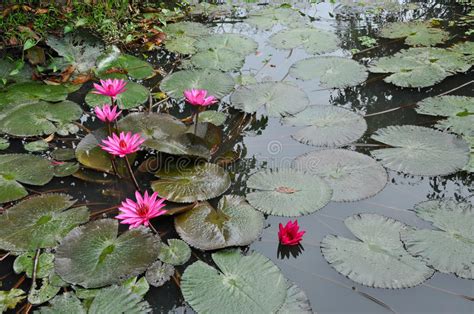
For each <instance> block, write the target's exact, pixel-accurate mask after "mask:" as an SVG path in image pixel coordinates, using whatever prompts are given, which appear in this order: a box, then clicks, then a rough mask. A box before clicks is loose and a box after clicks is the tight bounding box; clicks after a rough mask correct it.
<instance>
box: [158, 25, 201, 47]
mask: <svg viewBox="0 0 474 314" xmlns="http://www.w3.org/2000/svg"><path fill="white" fill-rule="evenodd" d="M163 32H164V33H165V34H166V40H165V48H166V49H167V50H168V51H171V52H175V53H181V54H194V53H195V52H196V47H195V46H194V45H195V43H196V42H197V39H200V38H203V37H205V36H206V35H207V36H208V34H209V28H208V27H207V26H205V25H204V24H201V23H196V22H188V21H185V22H178V23H172V24H168V25H167V26H166V27H164V28H163Z"/></svg>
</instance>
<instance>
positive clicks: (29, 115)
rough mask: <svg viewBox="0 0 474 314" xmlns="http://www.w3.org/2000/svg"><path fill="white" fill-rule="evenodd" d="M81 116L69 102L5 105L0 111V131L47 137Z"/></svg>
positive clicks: (78, 108) (78, 110) (18, 134)
mask: <svg viewBox="0 0 474 314" xmlns="http://www.w3.org/2000/svg"><path fill="white" fill-rule="evenodd" d="M81 115H82V109H81V107H79V106H78V105H77V104H76V103H74V102H72V101H69V100H65V101H61V102H58V103H47V102H37V103H30V104H21V105H18V104H16V105H15V104H14V105H10V106H8V105H7V106H4V107H2V109H1V110H0V131H1V132H3V133H7V134H10V135H15V136H37V135H49V134H52V133H55V132H57V131H59V130H60V129H62V128H63V126H64V125H65V124H67V123H69V122H72V121H74V120H77V119H79V118H80V117H81Z"/></svg>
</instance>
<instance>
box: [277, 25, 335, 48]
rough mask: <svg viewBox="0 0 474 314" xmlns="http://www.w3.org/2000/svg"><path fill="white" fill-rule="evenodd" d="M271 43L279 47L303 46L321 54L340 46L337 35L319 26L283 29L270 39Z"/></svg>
mask: <svg viewBox="0 0 474 314" xmlns="http://www.w3.org/2000/svg"><path fill="white" fill-rule="evenodd" d="M269 43H270V45H272V46H273V47H275V48H277V49H295V48H302V49H304V50H305V51H306V52H307V53H309V54H320V53H326V52H331V51H334V50H336V49H337V48H338V45H339V40H338V38H337V36H336V35H335V34H333V33H330V32H328V31H324V30H320V29H317V28H311V27H305V28H291V29H285V30H282V31H280V32H278V33H276V34H274V35H273V36H271V37H270V39H269Z"/></svg>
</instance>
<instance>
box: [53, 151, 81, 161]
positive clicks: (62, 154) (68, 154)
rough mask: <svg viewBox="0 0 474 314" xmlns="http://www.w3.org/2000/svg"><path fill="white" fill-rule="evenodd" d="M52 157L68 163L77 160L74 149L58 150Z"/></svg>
mask: <svg viewBox="0 0 474 314" xmlns="http://www.w3.org/2000/svg"><path fill="white" fill-rule="evenodd" d="M51 157H53V158H54V159H55V160H59V161H66V160H71V159H74V158H76V155H75V152H74V149H72V148H58V149H56V150H53V151H52V152H51Z"/></svg>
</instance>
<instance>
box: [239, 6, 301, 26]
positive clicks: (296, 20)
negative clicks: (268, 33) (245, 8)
mask: <svg viewBox="0 0 474 314" xmlns="http://www.w3.org/2000/svg"><path fill="white" fill-rule="evenodd" d="M245 23H248V24H250V25H252V26H255V27H257V28H260V29H266V30H267V29H271V28H272V27H273V26H275V25H285V26H288V27H295V26H297V27H301V26H304V25H305V19H304V18H303V17H302V16H301V15H300V14H299V13H298V12H297V11H295V10H292V9H290V8H282V7H268V8H264V9H261V10H255V11H253V10H252V11H250V13H249V16H248V18H247V19H246V20H245Z"/></svg>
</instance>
